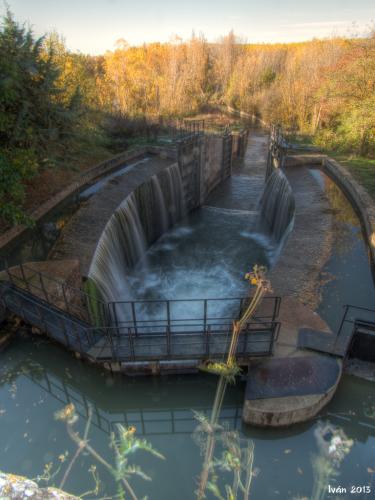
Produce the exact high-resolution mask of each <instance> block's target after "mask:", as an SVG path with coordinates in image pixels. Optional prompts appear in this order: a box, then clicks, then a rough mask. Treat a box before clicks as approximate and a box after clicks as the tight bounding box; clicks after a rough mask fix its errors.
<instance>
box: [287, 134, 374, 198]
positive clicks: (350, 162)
mask: <svg viewBox="0 0 375 500" xmlns="http://www.w3.org/2000/svg"><path fill="white" fill-rule="evenodd" d="M287 137H288V141H289V142H290V143H291V144H295V145H296V146H298V147H299V148H302V149H303V148H306V149H310V148H311V149H312V148H314V149H315V148H316V150H317V151H320V152H322V153H324V154H326V155H328V156H330V157H332V158H334V159H335V160H337V161H338V162H339V163H340V164H341V165H343V166H344V167H346V168H347V169H348V170H349V172H350V173H351V174H352V175H353V177H354V178H355V179H356V180H357V181H358V182H359V183H360V184H362V186H363V187H364V188H365V189H366V190H367V191H368V193H369V194H370V195H371V196H372V197H373V198H374V199H375V158H370V157H365V156H359V155H357V154H355V153H348V152H344V151H340V150H337V149H336V150H335V149H332V148H329V147H324V146H320V145H319V144H318V143H317V142H316V141H315V138H314V136H312V135H301V134H298V135H295V134H289V135H287Z"/></svg>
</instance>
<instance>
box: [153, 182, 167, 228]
mask: <svg viewBox="0 0 375 500" xmlns="http://www.w3.org/2000/svg"><path fill="white" fill-rule="evenodd" d="M151 186H152V195H153V203H154V207H155V209H156V219H157V221H156V222H157V224H158V226H159V227H158V228H157V229H158V233H159V236H160V234H164V233H165V231H167V229H168V226H169V219H168V212H167V207H166V205H165V199H164V195H163V192H162V190H161V186H160V182H159V179H158V177H157V176H156V175H154V176H153V177H152V178H151Z"/></svg>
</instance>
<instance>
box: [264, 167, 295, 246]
mask: <svg viewBox="0 0 375 500" xmlns="http://www.w3.org/2000/svg"><path fill="white" fill-rule="evenodd" d="M294 211H295V203H294V195H293V192H292V188H291V187H290V184H289V182H288V180H287V178H286V177H285V175H284V173H283V172H282V171H281V170H280V169H279V168H275V169H274V170H273V172H272V173H271V174H270V176H269V177H268V179H267V182H266V185H265V188H264V192H263V195H262V199H261V202H260V214H261V218H262V221H264V222H265V224H266V226H267V229H268V230H269V233H270V234H271V236H272V238H273V239H274V240H275V241H276V242H277V243H280V242H281V241H282V240H283V239H284V238H285V236H286V235H287V234H288V233H289V231H290V230H291V229H292V227H293V220H294Z"/></svg>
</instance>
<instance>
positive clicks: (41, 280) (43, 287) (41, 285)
mask: <svg viewBox="0 0 375 500" xmlns="http://www.w3.org/2000/svg"><path fill="white" fill-rule="evenodd" d="M38 275H39V281H40V287H41V289H42V292H43V293H44V296H45V298H46V302H48V304H50V300H49V297H48V294H47V290H46V288H45V286H44V283H43V277H42V274H41V273H40V272H38Z"/></svg>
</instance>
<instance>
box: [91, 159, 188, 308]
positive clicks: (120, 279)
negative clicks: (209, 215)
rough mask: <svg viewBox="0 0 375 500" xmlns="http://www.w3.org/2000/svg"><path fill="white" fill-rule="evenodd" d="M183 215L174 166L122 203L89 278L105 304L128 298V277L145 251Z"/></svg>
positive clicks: (110, 222)
mask: <svg viewBox="0 0 375 500" xmlns="http://www.w3.org/2000/svg"><path fill="white" fill-rule="evenodd" d="M184 215H185V197H184V191H183V187H182V180H181V174H180V170H179V166H178V165H177V164H176V165H172V166H171V167H169V168H167V169H166V170H165V171H163V172H162V173H160V174H159V175H154V176H153V177H152V178H151V179H150V180H149V181H148V182H145V183H144V184H142V185H141V186H139V187H138V188H137V189H136V190H135V191H134V192H133V193H131V194H130V195H129V196H128V197H127V198H126V199H125V200H124V201H123V203H121V205H120V206H119V207H118V208H117V210H116V211H115V213H114V214H113V215H112V217H111V218H110V219H109V221H108V223H107V225H106V227H105V229H104V231H103V234H102V236H101V238H100V240H99V242H98V245H97V248H96V251H95V254H94V257H93V260H92V263H91V266H90V270H89V275H88V276H89V278H90V279H91V280H92V281H93V282H94V283H95V284H96V286H97V287H98V289H99V290H100V292H101V295H102V298H103V299H104V300H105V301H106V302H113V301H118V300H123V299H127V298H129V296H128V291H127V286H126V280H127V273H128V272H129V270H130V269H131V268H133V267H134V266H135V265H136V264H137V263H138V261H139V260H140V259H141V258H142V257H143V255H144V253H145V251H146V249H147V247H148V246H149V245H151V244H152V243H153V242H154V241H155V240H157V239H158V238H159V237H160V236H161V235H162V234H164V232H165V231H166V230H167V229H168V228H169V227H171V226H173V225H174V224H175V223H176V222H177V221H178V220H180V219H181V218H182V217H183V216H184Z"/></svg>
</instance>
